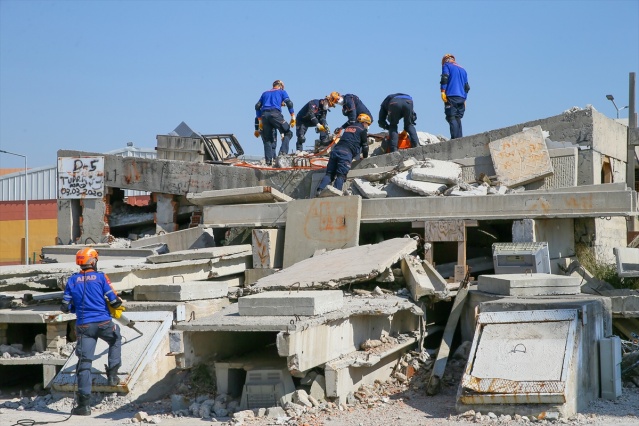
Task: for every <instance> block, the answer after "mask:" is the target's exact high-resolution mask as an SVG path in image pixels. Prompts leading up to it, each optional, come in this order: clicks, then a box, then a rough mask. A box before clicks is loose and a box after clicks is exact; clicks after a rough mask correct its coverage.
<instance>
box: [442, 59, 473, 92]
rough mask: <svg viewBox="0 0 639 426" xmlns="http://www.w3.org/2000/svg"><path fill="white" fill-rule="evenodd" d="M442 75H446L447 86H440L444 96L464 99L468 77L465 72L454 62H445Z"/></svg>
mask: <svg viewBox="0 0 639 426" xmlns="http://www.w3.org/2000/svg"><path fill="white" fill-rule="evenodd" d="M442 75H448V84H442V85H441V90H443V91H445V92H446V96H459V97H462V98H464V99H466V96H467V90H466V88H467V84H468V76H467V75H466V70H465V69H463V68H462V67H461V66H460V65H458V64H457V63H456V62H446V63H445V64H444V65H443V66H442Z"/></svg>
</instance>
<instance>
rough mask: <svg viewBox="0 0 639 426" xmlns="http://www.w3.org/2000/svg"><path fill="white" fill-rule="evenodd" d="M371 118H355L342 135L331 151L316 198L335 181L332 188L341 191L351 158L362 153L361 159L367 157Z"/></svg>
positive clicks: (365, 116) (366, 116)
mask: <svg viewBox="0 0 639 426" xmlns="http://www.w3.org/2000/svg"><path fill="white" fill-rule="evenodd" d="M371 122H372V120H371V117H370V116H369V115H367V114H360V115H358V116H357V122H355V123H353V124H351V125H350V126H348V127H347V128H346V129H344V132H343V134H342V137H341V138H340V140H339V142H337V143H336V144H335V145H334V146H333V149H332V150H331V155H330V157H329V159H328V165H327V166H326V175H324V177H323V178H322V181H321V182H320V184H319V186H318V187H317V192H316V194H315V195H316V196H319V194H320V192H322V190H323V189H324V188H326V186H327V185H328V184H329V183H331V182H333V181H335V183H334V184H333V186H334V187H335V188H336V189H339V190H341V189H342V187H343V186H344V182H345V181H346V176H347V175H348V172H349V171H350V170H351V163H352V162H353V158H357V157H358V156H359V154H360V152H361V153H362V157H364V158H367V157H368V127H369V126H370V125H371Z"/></svg>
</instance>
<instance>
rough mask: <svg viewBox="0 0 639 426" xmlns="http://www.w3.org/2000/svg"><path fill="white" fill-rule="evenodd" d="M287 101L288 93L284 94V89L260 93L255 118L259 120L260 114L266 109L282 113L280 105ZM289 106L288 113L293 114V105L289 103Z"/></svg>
mask: <svg viewBox="0 0 639 426" xmlns="http://www.w3.org/2000/svg"><path fill="white" fill-rule="evenodd" d="M288 99H289V97H288V93H286V90H284V89H276V88H273V89H271V90H267V91H266V92H264V93H262V96H261V97H260V100H259V101H258V102H257V106H258V107H256V108H255V113H256V116H257V118H261V117H262V112H263V111H266V110H268V109H277V110H278V111H282V103H283V102H285V101H286V100H288ZM287 104H288V103H287ZM290 105H291V106H290V107H289V108H288V112H289V113H290V114H294V113H295V111H294V110H293V108H292V105H293V104H292V103H290Z"/></svg>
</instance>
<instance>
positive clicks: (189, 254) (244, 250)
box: [147, 244, 252, 263]
mask: <svg viewBox="0 0 639 426" xmlns="http://www.w3.org/2000/svg"><path fill="white" fill-rule="evenodd" d="M251 253H252V252H251V246H250V245H249V244H241V245H236V246H221V247H207V248H200V249H189V250H180V251H176V252H171V253H166V254H158V255H154V256H149V257H147V260H148V261H149V262H151V263H170V262H180V261H183V260H200V259H215V258H223V257H227V256H232V255H239V256H247V255H250V254H251Z"/></svg>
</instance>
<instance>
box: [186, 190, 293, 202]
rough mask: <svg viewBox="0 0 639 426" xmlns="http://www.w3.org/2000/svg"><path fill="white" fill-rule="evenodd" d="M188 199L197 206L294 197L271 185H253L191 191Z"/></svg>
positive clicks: (268, 200)
mask: <svg viewBox="0 0 639 426" xmlns="http://www.w3.org/2000/svg"><path fill="white" fill-rule="evenodd" d="M186 199H187V200H188V201H189V202H190V203H192V204H195V205H197V206H215V205H224V204H252V203H274V202H278V201H279V202H287V201H291V200H292V198H291V197H289V196H288V195H286V194H284V193H282V192H280V191H278V190H277V189H275V188H273V187H270V186H252V187H247V188H233V189H218V190H213V191H203V192H198V193H192V192H189V193H188V194H186Z"/></svg>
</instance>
